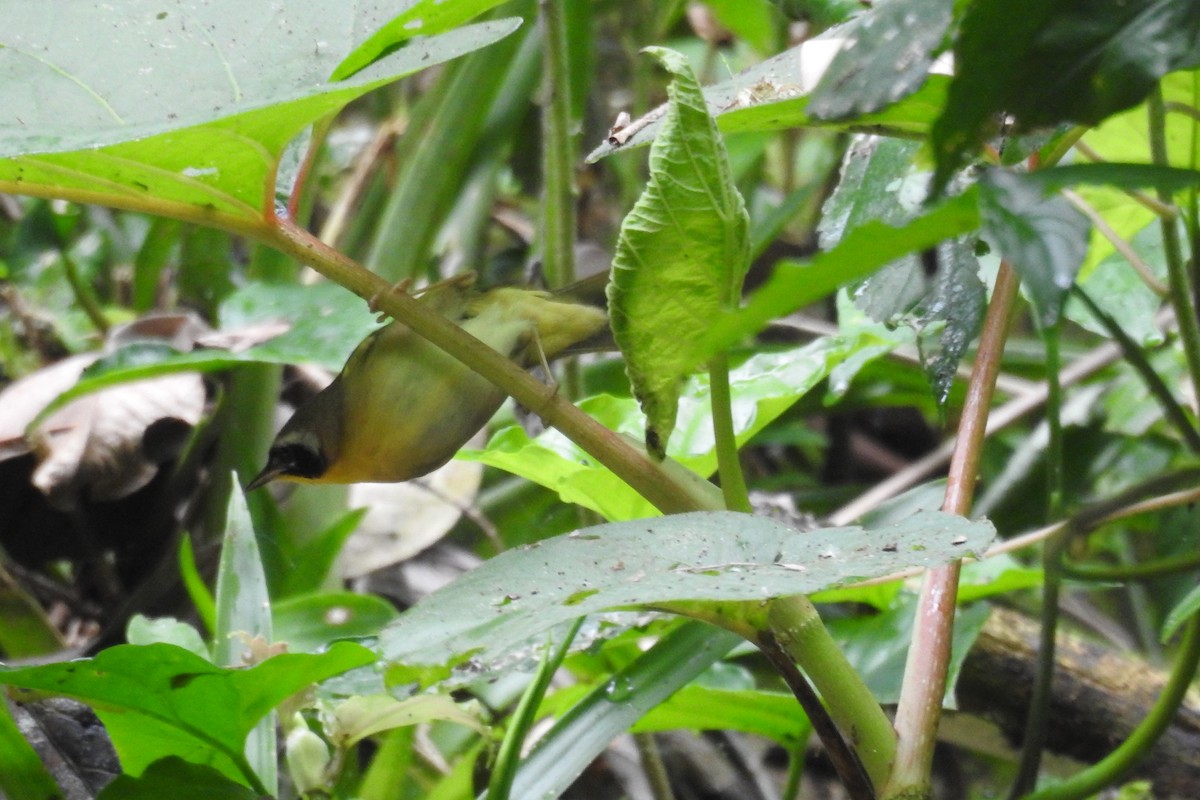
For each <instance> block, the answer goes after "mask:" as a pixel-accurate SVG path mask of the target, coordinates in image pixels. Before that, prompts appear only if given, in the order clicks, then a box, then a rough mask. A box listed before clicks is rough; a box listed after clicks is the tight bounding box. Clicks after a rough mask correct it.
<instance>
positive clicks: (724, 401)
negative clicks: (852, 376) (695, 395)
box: [708, 354, 753, 514]
mask: <svg viewBox="0 0 1200 800" xmlns="http://www.w3.org/2000/svg"><path fill="white" fill-rule="evenodd" d="M708 377H709V387H710V395H711V401H712V420H713V436H714V438H715V439H716V442H717V471H718V473H719V474H720V476H721V493H722V494H723V495H724V496H725V507H726V508H728V509H729V510H730V511H744V512H746V513H747V514H749V513H751V512H752V511H753V509H752V508H751V507H750V495H749V493H748V492H747V491H746V477H745V475H743V474H742V465H741V462H740V461H739V460H738V446H737V438H736V437H735V435H734V432H733V407H732V404H731V400H730V395H729V359H728V357H727V356H725V355H724V354H722V355H719V356H714V357H713V358H712V359H710V360H709V362H708Z"/></svg>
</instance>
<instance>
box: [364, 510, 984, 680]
mask: <svg viewBox="0 0 1200 800" xmlns="http://www.w3.org/2000/svg"><path fill="white" fill-rule="evenodd" d="M992 533H993V529H992V527H991V525H990V524H989V523H987V522H976V523H973V522H968V521H967V520H965V519H963V518H961V517H955V516H952V515H949V514H943V513H941V512H923V513H920V514H916V515H914V516H913V517H910V518H909V519H907V520H904V521H902V522H899V523H896V524H894V525H890V526H886V527H882V528H876V529H873V530H871V531H869V532H868V531H863V530H862V529H861V528H829V529H824V530H817V531H810V532H806V533H799V532H797V531H796V530H794V529H792V528H789V527H787V526H785V525H783V524H781V523H778V522H775V521H773V520H770V519H767V518H764V517H755V516H748V515H745V514H736V513H733V512H696V513H690V514H676V515H672V516H667V517H659V518H654V519H646V520H636V521H632V522H621V523H610V524H607V525H601V526H597V527H594V528H585V529H583V530H579V531H575V532H573V533H569V534H566V535H563V536H558V537H554V538H552V539H547V540H545V541H542V542H540V543H537V544H534V545H530V546H528V547H525V548H521V549H519V550H509V551H507V552H505V553H503V554H501V555H500V556H498V557H496V558H494V559H492V560H490V561H487V562H486V563H484V564H483V565H481V566H480V567H478V568H476V569H475V570H473V571H471V572H469V573H467V574H466V575H464V576H463V577H461V578H460V579H459V580H457V581H455V582H454V583H453V584H451V585H450V586H448V587H446V588H445V589H442V590H441V591H439V592H435V593H434V594H433V595H431V596H430V597H429V598H427V599H426V600H424V601H422V602H421V603H419V604H418V605H417V606H415V607H414V608H412V609H410V610H409V611H408V612H406V613H405V614H403V615H402V616H401V617H400V619H398V620H397V621H396V622H395V623H393V624H392V625H390V626H388V628H386V629H385V630H384V631H383V632H382V634H381V635H380V651H381V654H382V656H383V657H384V658H385V659H387V660H388V661H389V662H393V663H401V664H403V665H405V667H409V668H415V667H421V666H427V667H442V666H444V665H450V664H454V663H457V662H461V661H462V660H464V659H465V658H467V657H470V659H471V663H472V664H473V665H475V666H477V667H478V666H480V665H486V664H487V663H489V662H491V661H493V660H495V659H498V658H500V657H502V656H504V655H505V654H507V653H509V652H510V651H512V650H513V649H516V648H518V647H521V646H523V645H526V644H527V643H528V641H529V640H530V639H531V638H535V637H538V636H539V634H540V633H541V632H543V631H545V630H547V629H549V628H551V627H553V626H554V625H556V624H559V623H561V622H564V621H566V620H569V619H573V618H575V617H578V616H580V615H584V614H590V613H593V612H597V611H602V610H605V609H614V608H629V607H647V606H648V607H655V606H656V605H661V604H663V603H669V602H671V601H684V600H692V601H702V600H724V601H735V600H755V601H757V600H762V599H765V598H769V597H774V596H779V595H785V594H797V593H808V592H812V591H815V590H816V589H820V588H824V587H827V586H833V585H838V584H841V583H846V582H849V581H851V580H853V579H856V578H863V577H868V576H871V575H883V574H888V573H891V572H894V571H897V570H899V569H901V568H904V567H910V566H918V565H920V566H929V565H933V564H939V563H943V562H944V561H946V560H948V559H951V558H958V557H962V556H964V555H966V554H968V553H970V552H978V551H980V550H981V549H982V547H984V546H985V544H986V542H987V541H988V540H990V538H991V536H992Z"/></svg>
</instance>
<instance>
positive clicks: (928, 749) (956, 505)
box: [883, 262, 1019, 798]
mask: <svg viewBox="0 0 1200 800" xmlns="http://www.w3.org/2000/svg"><path fill="white" fill-rule="evenodd" d="M1018 285H1019V280H1018V278H1017V276H1016V273H1015V272H1014V271H1013V269H1012V266H1011V265H1009V264H1008V263H1007V262H1002V263H1001V265H1000V274H999V275H998V276H997V277H996V288H995V290H994V292H993V293H992V302H991V304H990V305H989V306H988V312H987V319H986V320H985V321H984V328H983V335H982V336H981V337H980V341H979V357H978V358H977V359H976V361H975V367H974V369H973V370H972V371H971V381H970V384H969V385H968V386H967V397H966V402H965V403H964V406H963V416H962V422H961V423H960V424H959V428H958V438H957V439H956V442H955V448H954V455H953V456H952V457H951V460H950V475H949V480H948V482H947V485H946V497H945V501H944V502H943V504H942V510H943V511H948V512H950V513H952V514H961V515H963V516H966V515H967V514H968V513H969V512H970V510H971V498H972V496H973V494H974V491H975V479H976V475H977V474H978V471H979V458H980V453H981V452H982V449H983V440H984V433H985V432H986V430H987V418H988V409H989V407H990V405H991V399H992V393H993V390H994V388H995V385H996V375H997V374H998V373H999V371H1000V358H1001V355H1002V353H1003V350H1004V340H1005V338H1006V336H1007V333H1008V321H1009V317H1010V316H1011V314H1012V309H1013V305H1014V302H1015V300H1016V297H1017V287H1018ZM960 569H961V564H960V562H958V561H955V562H952V563H950V564H947V565H945V566H943V567H938V568H936V569H933V570H930V571H929V572H928V573H926V576H925V582H924V585H923V586H922V587H921V597H920V599H919V600H918V602H917V612H916V614H917V617H916V622H915V623H914V628H913V639H912V642H911V643H910V645H909V648H908V661H907V663H906V664H905V668H904V683H903V685H902V686H901V689H900V704H899V706H898V708H897V709H896V733H897V735H898V737H899V739H898V742H897V746H896V762H895V767H894V768H893V770H892V775H891V778H890V779H889V781H888V785H887V787H886V789H885V790H884V792H883V796H884V797H885V798H893V797H908V796H914V797H923V796H928V793H929V771H930V768H931V766H932V764H933V748H934V745H935V744H936V742H937V728H938V721H939V720H940V718H941V713H942V697H943V696H944V695H945V693H946V676H947V674H948V672H949V665H950V641H951V634H952V632H953V627H954V604H955V599H956V596H957V594H958V575H959V571H960Z"/></svg>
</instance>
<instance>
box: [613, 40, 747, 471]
mask: <svg viewBox="0 0 1200 800" xmlns="http://www.w3.org/2000/svg"><path fill="white" fill-rule="evenodd" d="M648 52H650V53H651V54H653V55H654V56H656V57H657V58H658V59H659V60H660V61H661V62H662V64H663V66H665V67H666V68H667V69H668V70H669V71H670V72H671V74H672V76H673V79H672V81H671V84H670V86H669V87H668V89H667V92H668V95H669V97H670V101H669V103H668V106H667V118H666V120H665V121H664V123H663V125H662V128H661V129H660V130H659V134H658V136H657V138H655V140H654V146H653V147H652V148H651V149H650V179H649V181H648V183H647V184H646V189H645V191H643V192H642V196H641V197H640V198H639V199H638V202H637V204H636V205H635V206H634V207H633V210H632V211H630V212H629V214H628V215H627V216H626V217H625V220H624V222H623V223H622V224H621V234H620V237H619V239H618V241H617V252H616V255H615V256H614V258H613V274H612V280H611V282H610V283H609V285H608V300H609V303H608V307H609V318H610V320H611V321H612V330H613V336H614V338H615V339H616V341H617V344H618V346H620V348H621V352H622V353H623V354H624V356H625V369H626V371H627V372H628V374H629V380H630V383H631V384H632V385H633V391H634V394H635V395H636V397H637V398H638V401H639V402H640V403H641V406H642V410H643V411H644V412H645V414H646V431H645V438H646V448H647V449H648V450H649V451H650V452H651V453H652V454H653V455H654V456H656V457H657V458H659V459H661V458H663V456H664V455H665V454H666V448H667V441H668V440H669V439H670V437H671V432H672V431H673V430H674V429H675V416H676V414H677V413H678V409H679V390H680V384H681V383H682V381H683V378H684V376H685V374H686V373H687V372H688V371H689V370H690V368H691V367H692V364H690V363H689V362H688V359H687V346H688V343H689V342H690V341H692V340H693V339H694V338H696V337H697V336H699V335H700V334H701V333H703V332H704V331H705V330H706V329H707V328H708V325H709V321H710V320H711V319H712V317H713V316H714V315H715V314H716V313H717V312H718V311H719V310H720V309H722V308H727V307H729V306H730V305H731V304H732V303H735V302H736V301H737V299H738V298H739V297H740V296H741V286H742V278H743V277H744V276H745V274H746V268H747V267H748V266H749V259H750V242H749V233H748V232H749V228H750V217H749V214H747V213H746V205H745V203H744V202H743V201H742V196H741V194H740V193H739V192H738V190H737V187H736V186H734V184H733V175H732V173H731V172H730V168H729V156H728V155H727V154H726V152H725V145H724V143H723V142H722V141H721V137H720V136H718V135H717V128H716V125H715V124H714V123H713V120H712V117H710V116H709V114H708V110H707V108H706V107H705V103H704V97H703V95H702V94H701V93H700V87H699V85H698V84H697V83H696V79H695V76H693V75H692V71H691V68H690V67H688V65H687V61H686V60H685V59H684V58H683V56H681V55H680V54H678V53H675V52H672V51H670V50H665V49H662V48H650V49H649V50H648Z"/></svg>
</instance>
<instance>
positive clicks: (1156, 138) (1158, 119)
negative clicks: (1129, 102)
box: [1146, 86, 1200, 387]
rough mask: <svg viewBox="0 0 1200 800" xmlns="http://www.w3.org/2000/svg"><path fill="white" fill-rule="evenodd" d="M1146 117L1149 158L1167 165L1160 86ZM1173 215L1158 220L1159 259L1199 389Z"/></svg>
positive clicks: (1161, 195)
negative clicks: (1161, 247) (1162, 258)
mask: <svg viewBox="0 0 1200 800" xmlns="http://www.w3.org/2000/svg"><path fill="white" fill-rule="evenodd" d="M1146 108H1147V111H1148V112H1149V116H1150V157H1151V159H1152V160H1153V161H1154V163H1155V164H1157V165H1159V166H1167V165H1168V164H1169V158H1168V156H1167V134H1166V119H1165V117H1166V111H1165V110H1164V108H1163V96H1162V87H1161V86H1160V87H1156V88H1155V89H1154V91H1153V92H1151V93H1150V96H1149V97H1148V98H1147V100H1146ZM1158 199H1159V201H1160V202H1162V203H1164V204H1166V205H1170V203H1171V193H1170V192H1168V191H1167V190H1166V189H1162V188H1160V189H1158ZM1175 220H1176V216H1175V215H1172V216H1170V217H1165V216H1163V217H1160V218H1159V223H1160V224H1161V226H1162V234H1163V257H1164V258H1165V259H1166V262H1167V279H1168V284H1169V285H1170V287H1171V305H1173V306H1174V307H1175V318H1176V320H1178V323H1179V336H1180V338H1181V339H1182V340H1183V354H1184V357H1185V358H1186V359H1187V365H1188V373H1189V374H1190V375H1191V378H1192V386H1194V387H1196V386H1200V319H1197V317H1196V296H1195V294H1194V293H1193V292H1194V291H1195V287H1193V286H1192V277H1191V275H1190V274H1189V272H1188V267H1187V264H1185V263H1184V261H1183V253H1182V251H1181V249H1180V245H1179V233H1178V229H1177V228H1176V225H1175Z"/></svg>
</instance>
